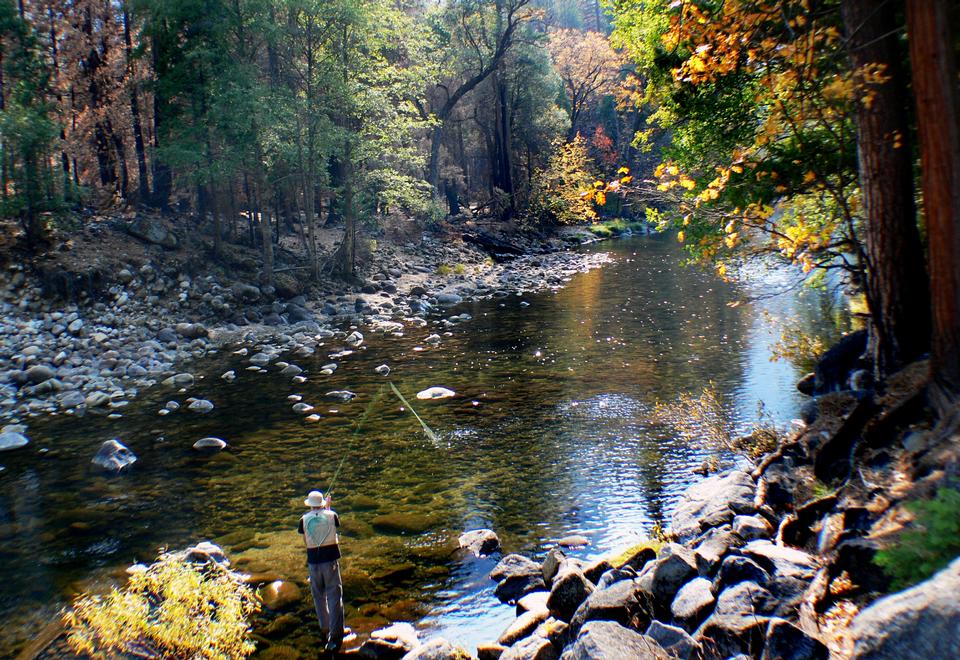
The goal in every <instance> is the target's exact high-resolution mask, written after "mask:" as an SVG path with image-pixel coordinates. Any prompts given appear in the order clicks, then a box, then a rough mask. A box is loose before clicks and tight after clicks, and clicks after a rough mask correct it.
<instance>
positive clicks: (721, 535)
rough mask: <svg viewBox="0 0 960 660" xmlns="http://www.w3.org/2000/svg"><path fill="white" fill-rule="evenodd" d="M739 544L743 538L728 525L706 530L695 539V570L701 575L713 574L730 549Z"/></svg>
mask: <svg viewBox="0 0 960 660" xmlns="http://www.w3.org/2000/svg"><path fill="white" fill-rule="evenodd" d="M741 545H743V540H742V539H741V538H740V537H739V536H737V535H736V534H734V533H733V531H732V530H731V528H730V525H724V526H723V527H714V528H712V529H710V530H708V531H707V532H706V533H705V534H704V535H703V536H701V537H700V538H699V539H698V540H697V549H696V550H695V551H694V556H695V558H696V562H697V571H699V573H700V574H701V575H713V574H714V573H715V572H716V570H717V568H718V567H719V566H720V562H721V561H722V560H723V558H724V556H725V555H726V554H727V553H728V552H729V551H730V549H731V548H736V547H740V546H741Z"/></svg>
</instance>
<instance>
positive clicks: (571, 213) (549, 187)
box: [530, 135, 597, 224]
mask: <svg viewBox="0 0 960 660" xmlns="http://www.w3.org/2000/svg"><path fill="white" fill-rule="evenodd" d="M594 169H595V167H594V164H593V161H592V160H591V159H590V156H589V155H588V154H587V145H586V140H584V139H583V137H581V136H580V135H577V136H576V137H575V138H574V139H573V141H572V142H568V143H559V142H558V143H557V144H556V146H555V150H554V154H553V156H552V157H551V158H550V164H549V165H548V166H547V168H546V169H543V170H538V171H537V173H536V174H535V175H534V180H533V184H532V191H531V197H530V212H531V214H532V215H533V217H534V218H536V219H539V220H540V221H541V222H554V223H558V224H579V223H584V222H590V221H592V220H594V219H595V218H596V217H597V212H596V211H595V210H594V203H593V201H591V200H590V199H589V198H588V197H587V194H588V193H589V191H590V190H591V188H592V187H593V184H594V179H595V177H594V175H593V170H594Z"/></svg>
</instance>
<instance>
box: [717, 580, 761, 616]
mask: <svg viewBox="0 0 960 660" xmlns="http://www.w3.org/2000/svg"><path fill="white" fill-rule="evenodd" d="M776 609H777V599H776V598H774V596H773V594H772V593H770V592H769V591H767V590H766V589H764V588H763V587H761V586H760V585H759V584H757V583H756V582H740V583H738V584H735V585H733V586H732V587H729V588H727V589H724V590H723V591H722V592H720V595H719V596H718V597H717V606H716V608H714V610H713V613H714V615H717V616H723V615H727V614H732V615H740V614H771V613H772V612H773V611H774V610H776Z"/></svg>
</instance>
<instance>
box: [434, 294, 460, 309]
mask: <svg viewBox="0 0 960 660" xmlns="http://www.w3.org/2000/svg"><path fill="white" fill-rule="evenodd" d="M461 302H463V298H462V297H461V296H458V295H457V294H455V293H441V294H439V295H438V296H437V304H438V305H443V306H444V307H450V306H452V305H457V304H459V303H461Z"/></svg>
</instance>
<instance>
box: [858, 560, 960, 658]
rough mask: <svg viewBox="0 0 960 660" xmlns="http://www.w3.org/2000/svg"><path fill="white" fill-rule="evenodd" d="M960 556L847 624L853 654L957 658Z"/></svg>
mask: <svg viewBox="0 0 960 660" xmlns="http://www.w3.org/2000/svg"><path fill="white" fill-rule="evenodd" d="M958 594H960V558H958V559H955V560H954V561H953V563H951V564H950V565H949V566H947V567H946V568H945V569H943V570H942V571H940V572H939V573H937V574H936V575H934V576H933V577H932V578H930V579H929V580H926V581H925V582H921V583H920V584H918V585H916V586H914V587H911V588H910V589H907V590H906V591H902V592H900V593H897V594H893V595H890V596H887V597H885V598H881V599H880V600H878V601H877V602H875V603H874V604H873V605H871V606H870V607H868V608H867V609H865V610H863V611H862V612H860V614H858V615H857V616H856V618H855V619H854V620H853V623H852V624H851V626H850V629H849V632H850V638H851V639H852V641H853V656H852V657H853V658H856V659H863V660H887V659H890V660H893V659H894V658H896V659H898V660H899V659H900V658H933V659H935V660H946V659H947V658H960V598H958V597H957V595H958Z"/></svg>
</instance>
